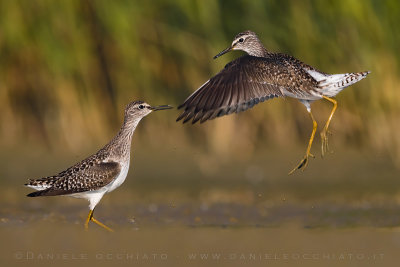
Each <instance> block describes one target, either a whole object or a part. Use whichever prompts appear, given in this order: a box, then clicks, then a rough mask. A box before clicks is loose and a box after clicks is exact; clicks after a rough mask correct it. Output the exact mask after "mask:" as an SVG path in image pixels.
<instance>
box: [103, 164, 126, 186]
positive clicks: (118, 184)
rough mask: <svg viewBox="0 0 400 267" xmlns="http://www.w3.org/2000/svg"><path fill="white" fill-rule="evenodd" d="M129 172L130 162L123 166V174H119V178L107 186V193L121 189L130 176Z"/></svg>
mask: <svg viewBox="0 0 400 267" xmlns="http://www.w3.org/2000/svg"><path fill="white" fill-rule="evenodd" d="M128 171H129V160H128V162H127V163H126V164H125V165H124V166H122V168H121V172H120V173H119V175H118V177H117V178H116V179H115V180H114V181H113V182H111V183H109V184H108V185H106V186H105V188H106V192H107V193H108V192H111V191H113V190H114V189H116V188H117V187H119V186H120V185H121V184H122V183H123V182H124V181H125V179H126V176H127V175H128Z"/></svg>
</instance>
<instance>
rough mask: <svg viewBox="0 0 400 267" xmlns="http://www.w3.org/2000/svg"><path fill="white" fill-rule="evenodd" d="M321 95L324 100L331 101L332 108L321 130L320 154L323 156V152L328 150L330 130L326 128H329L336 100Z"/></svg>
mask: <svg viewBox="0 0 400 267" xmlns="http://www.w3.org/2000/svg"><path fill="white" fill-rule="evenodd" d="M322 97H323V98H325V99H326V100H328V101H330V102H331V103H333V108H332V111H331V114H330V115H329V118H328V120H327V121H326V123H325V126H324V129H323V130H322V131H321V143H322V156H324V155H325V153H326V152H327V151H328V150H329V146H328V134H330V132H329V131H328V128H329V124H330V123H331V120H332V117H333V114H334V113H335V111H336V108H337V101H336V100H335V99H333V98H329V97H327V96H322Z"/></svg>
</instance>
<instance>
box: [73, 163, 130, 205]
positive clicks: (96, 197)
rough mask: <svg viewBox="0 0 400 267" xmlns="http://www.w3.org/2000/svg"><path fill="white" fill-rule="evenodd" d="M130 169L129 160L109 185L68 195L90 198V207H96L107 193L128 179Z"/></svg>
mask: <svg viewBox="0 0 400 267" xmlns="http://www.w3.org/2000/svg"><path fill="white" fill-rule="evenodd" d="M128 170H129V160H128V163H127V164H125V165H124V166H122V169H121V172H120V173H119V175H118V177H117V178H116V179H115V180H114V181H112V182H111V183H109V184H108V185H106V186H104V187H103V188H100V189H97V190H93V191H86V192H81V193H75V194H71V195H67V196H71V197H76V198H85V199H87V200H89V202H90V203H89V208H90V209H91V210H93V209H94V207H95V206H96V205H97V203H99V201H100V200H101V198H102V197H103V195H104V194H105V193H108V192H111V191H113V190H114V189H116V188H117V187H119V186H120V185H121V184H122V183H123V182H124V181H125V179H126V176H127V175H128Z"/></svg>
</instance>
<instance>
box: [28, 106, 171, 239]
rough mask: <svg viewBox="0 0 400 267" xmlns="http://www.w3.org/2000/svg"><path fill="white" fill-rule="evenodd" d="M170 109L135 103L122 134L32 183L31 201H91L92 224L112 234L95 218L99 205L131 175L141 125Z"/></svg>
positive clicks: (29, 185)
mask: <svg viewBox="0 0 400 267" xmlns="http://www.w3.org/2000/svg"><path fill="white" fill-rule="evenodd" d="M170 108H172V107H170V106H168V105H164V106H157V107H152V106H150V105H149V104H146V103H144V102H143V101H134V102H131V103H130V104H128V105H127V107H126V109H125V119H124V124H123V125H122V128H121V130H120V131H119V133H118V134H117V135H116V136H115V137H114V138H113V139H112V140H111V141H110V142H109V143H108V144H107V145H105V146H104V147H103V148H102V149H100V150H99V151H98V152H97V153H96V154H94V155H92V156H90V157H88V158H86V159H84V160H82V161H81V162H79V163H77V164H75V165H73V166H72V167H69V168H68V169H66V170H65V171H63V172H60V173H59V174H57V175H54V176H49V177H45V178H41V179H35V180H29V182H28V183H27V184H25V185H26V186H28V187H31V188H33V189H36V190H38V191H36V192H33V193H30V194H28V195H27V196H28V197H39V196H60V195H62V196H71V197H77V198H86V199H87V200H89V202H90V204H89V209H90V211H89V215H88V217H87V219H86V222H85V229H88V227H89V221H93V222H94V223H96V224H98V225H100V226H101V227H103V228H105V229H107V230H109V231H112V229H111V228H109V227H107V226H106V225H104V224H103V223H101V222H99V221H98V220H96V219H95V218H94V217H93V211H94V208H95V207H96V205H97V203H99V201H100V200H101V198H102V197H103V195H104V194H105V193H108V192H111V191H113V190H114V189H115V188H117V187H119V186H120V185H121V184H122V183H123V182H124V181H125V178H126V176H127V174H128V170H129V162H130V150H131V140H132V135H133V132H134V131H135V129H136V126H137V125H138V123H139V121H140V120H141V119H142V118H143V117H145V116H146V115H148V114H150V113H151V112H152V111H157V110H163V109H170Z"/></svg>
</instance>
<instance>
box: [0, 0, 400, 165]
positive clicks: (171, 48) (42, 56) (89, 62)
mask: <svg viewBox="0 0 400 267" xmlns="http://www.w3.org/2000/svg"><path fill="white" fill-rule="evenodd" d="M399 16H400V8H399V4H398V1H395V0H393V1H372V0H371V1H347V0H343V1H176V0H173V1H168V0H167V1H165V0H163V1H112V2H110V1H51V0H49V1H45V0H40V1H1V6H0V29H1V31H0V51H1V52H0V53H1V55H0V60H1V61H0V89H1V90H0V94H1V95H0V107H1V112H0V140H1V141H0V142H1V143H0V145H1V146H8V147H14V146H18V145H24V146H25V145H28V146H29V145H31V144H37V145H41V146H47V147H49V149H52V150H57V147H59V146H61V145H62V146H63V148H64V149H65V150H66V151H68V150H73V151H75V150H77V149H82V146H84V147H93V146H98V144H99V143H104V141H105V140H108V139H109V138H110V136H111V135H113V134H114V133H115V132H116V130H117V129H118V127H119V125H120V123H121V120H122V114H123V109H124V107H125V105H126V104H127V103H128V102H129V101H131V100H136V99H142V100H145V101H147V102H149V103H150V104H154V105H155V104H171V105H174V106H177V105H179V104H181V103H182V102H183V100H184V99H185V98H186V97H187V96H188V95H189V94H190V93H191V92H193V91H194V90H195V89H196V88H198V87H199V86H200V85H201V84H203V83H204V81H206V80H207V79H208V78H209V77H211V76H212V75H214V74H216V73H217V72H218V71H219V70H220V69H221V68H222V67H223V66H224V65H225V64H226V63H227V62H229V61H230V60H232V59H233V58H235V57H238V56H239V55H240V52H234V53H230V54H228V55H226V56H224V57H222V58H220V59H218V60H215V61H214V60H212V56H214V55H215V54H217V53H218V52H219V51H221V50H222V49H224V48H225V47H227V46H228V45H229V44H230V43H231V41H232V39H233V37H234V36H235V35H236V34H237V33H238V32H240V31H243V30H247V29H251V30H253V31H255V32H256V33H257V34H258V35H259V37H260V39H261V40H262V41H263V43H264V45H265V46H266V47H267V48H268V49H269V50H271V51H279V52H283V53H288V54H291V55H293V56H295V57H297V58H299V59H301V60H302V61H304V62H306V63H308V64H310V65H313V66H315V67H317V68H319V69H321V70H323V71H326V72H328V73H344V72H355V71H364V70H370V71H372V73H371V74H370V75H369V76H368V78H367V79H365V80H363V81H362V82H360V83H358V84H356V85H355V86H352V87H351V88H348V89H346V90H345V91H343V92H342V93H341V94H339V95H338V97H337V98H338V100H339V109H338V111H337V113H336V115H335V117H334V120H333V124H332V131H333V132H334V133H335V135H334V138H335V140H336V141H337V142H338V144H340V145H343V146H350V147H355V148H360V147H363V148H368V149H370V150H371V151H372V152H376V151H379V152H384V153H387V154H388V155H390V156H391V157H392V159H393V160H394V161H395V162H397V163H398V164H399V163H400V135H399V134H398V132H399V130H400V129H399V127H400V123H399V119H398V118H399V115H400V105H399V104H398V103H399V102H400V90H399V84H400V83H399V78H398V77H399V72H400V70H399V59H400V55H399V53H398V44H399V43H400V30H399V27H398V18H399ZM320 102H323V101H320ZM314 106H315V108H314V112H315V115H316V117H317V119H318V121H319V122H320V124H321V125H322V123H324V122H325V120H326V117H327V115H328V114H329V113H328V112H329V110H330V109H331V104H330V103H316V104H314ZM177 115H178V112H176V111H172V112H170V113H169V115H168V119H167V118H165V117H156V116H152V118H147V119H146V120H147V121H146V126H143V127H140V128H146V129H139V133H138V135H141V137H140V138H142V137H143V139H144V141H143V142H152V143H157V145H159V144H165V143H171V142H173V141H174V140H176V139H179V140H180V143H181V144H183V145H185V146H190V147H193V146H197V147H199V148H201V147H204V146H205V147H207V149H209V150H210V151H212V152H216V153H221V154H222V155H224V156H226V155H231V154H240V155H235V157H245V158H246V157H248V156H249V155H250V154H251V153H252V152H254V150H255V147H256V145H260V144H261V143H264V142H266V143H270V144H276V146H277V147H282V146H285V147H290V146H293V145H296V144H302V145H303V142H304V141H305V140H306V139H307V137H308V136H309V134H310V130H311V123H310V120H309V117H308V115H307V114H306V111H305V109H304V107H303V106H302V105H301V104H299V103H298V102H297V101H294V100H289V99H287V100H281V99H279V100H277V99H274V100H273V101H270V102H268V103H265V104H263V105H259V106H256V108H255V109H254V110H251V111H249V112H245V113H243V114H240V115H239V116H229V117H225V118H221V119H218V120H216V121H213V122H209V123H206V124H204V125H201V126H196V127H189V126H186V127H182V126H181V125H179V124H177V123H175V122H174V118H175V117H177ZM160 131H165V132H168V134H167V135H165V136H164V137H165V138H163V139H162V140H160V138H158V137H157V135H158V133H159V132H160ZM232 142H234V143H235V146H236V148H237V150H238V151H241V153H231V152H232V149H234V148H232V146H231V144H232ZM304 145H305V144H304ZM227 150H229V151H227ZM226 152H228V153H226ZM210 154H212V153H210Z"/></svg>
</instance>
